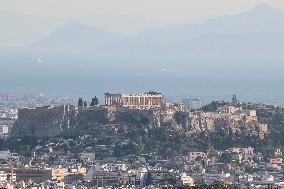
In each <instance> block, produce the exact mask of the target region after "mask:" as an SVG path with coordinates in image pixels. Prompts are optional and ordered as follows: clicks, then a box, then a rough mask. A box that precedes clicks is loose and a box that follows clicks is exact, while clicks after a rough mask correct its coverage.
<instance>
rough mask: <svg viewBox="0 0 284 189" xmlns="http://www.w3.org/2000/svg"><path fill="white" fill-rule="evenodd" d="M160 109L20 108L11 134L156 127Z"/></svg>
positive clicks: (43, 133)
mask: <svg viewBox="0 0 284 189" xmlns="http://www.w3.org/2000/svg"><path fill="white" fill-rule="evenodd" d="M157 112H159V111H155V110H152V109H149V110H142V109H129V108H123V107H105V106H98V107H86V108H80V109H78V110H75V107H74V106H59V107H40V108H33V109H27V108H24V109H20V110H19V119H18V120H17V121H16V122H15V124H14V126H13V128H12V137H36V138H47V137H54V136H57V135H60V134H63V135H66V134H71V135H78V134H80V133H86V132H88V130H90V131H91V130H92V127H98V126H100V127H101V126H103V125H105V126H106V127H107V126H111V125H118V126H119V125H121V126H130V127H131V126H150V127H159V126H160V118H159V114H158V113H157Z"/></svg>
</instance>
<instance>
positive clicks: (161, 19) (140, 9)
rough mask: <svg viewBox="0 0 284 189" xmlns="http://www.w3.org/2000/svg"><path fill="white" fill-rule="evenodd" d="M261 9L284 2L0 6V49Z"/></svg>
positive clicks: (11, 0)
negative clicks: (65, 35) (66, 31)
mask: <svg viewBox="0 0 284 189" xmlns="http://www.w3.org/2000/svg"><path fill="white" fill-rule="evenodd" d="M263 3H266V4H269V5H272V6H275V7H279V8H282V9H284V0H0V25H1V30H0V47H1V46H13V45H26V44H30V43H32V42H34V41H37V40H38V39H40V38H42V37H44V36H46V35H48V33H50V32H52V31H53V30H54V29H56V28H59V27H62V26H63V25H65V24H68V23H69V22H79V23H82V24H88V25H91V26H96V27H103V28H105V29H107V30H109V31H113V32H123V33H135V32H141V31H144V30H147V29H152V28H159V27H165V26H167V25H175V24H189V23H198V22H202V21H204V20H206V19H208V18H214V17H217V16H220V15H224V14H238V13H240V12H243V11H246V10H248V9H251V8H253V7H255V6H257V5H259V4H263ZM11 13H12V14H11ZM14 13H17V14H19V15H14ZM22 14H24V15H29V16H28V17H27V16H25V17H24V16H22ZM31 16H33V17H31ZM19 30H20V31H21V33H19V32H18V31H19Z"/></svg>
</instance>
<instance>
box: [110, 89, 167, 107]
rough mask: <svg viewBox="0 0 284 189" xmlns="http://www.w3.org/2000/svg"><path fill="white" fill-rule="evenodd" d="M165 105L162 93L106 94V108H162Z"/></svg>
mask: <svg viewBox="0 0 284 189" xmlns="http://www.w3.org/2000/svg"><path fill="white" fill-rule="evenodd" d="M162 103H163V95H162V93H157V92H151V91H150V92H146V93H137V94H131V93H118V94H111V93H105V105H106V106H123V107H130V108H135V107H137V108H153V107H161V105H162Z"/></svg>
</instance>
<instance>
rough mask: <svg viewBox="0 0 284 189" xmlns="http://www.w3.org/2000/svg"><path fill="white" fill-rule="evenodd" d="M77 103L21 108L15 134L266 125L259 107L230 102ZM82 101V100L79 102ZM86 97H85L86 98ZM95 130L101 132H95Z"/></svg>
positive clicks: (137, 98) (257, 129) (155, 97)
mask: <svg viewBox="0 0 284 189" xmlns="http://www.w3.org/2000/svg"><path fill="white" fill-rule="evenodd" d="M94 100H95V102H96V103H93V104H92V106H88V105H87V104H86V103H83V104H82V103H79V104H78V105H79V106H78V107H77V108H76V107H74V106H72V105H62V106H59V107H49V106H46V107H39V108H33V109H27V108H24V109H20V110H19V118H18V120H17V121H16V122H15V124H14V126H13V129H12V136H13V137H15V138H19V137H28V136H29V137H35V138H48V137H55V136H58V135H80V134H84V133H87V134H91V133H92V132H94V133H95V134H97V129H98V128H104V129H106V128H109V129H110V130H117V129H120V128H125V127H127V128H130V129H131V128H134V127H144V128H147V129H150V130H151V129H153V128H165V129H170V130H174V131H183V132H186V133H188V135H191V134H193V133H201V132H206V133H214V132H218V131H219V130H220V129H221V130H225V131H228V132H229V131H230V132H241V131H242V132H245V133H246V134H247V135H253V136H257V137H259V138H261V139H262V138H264V137H265V136H266V134H267V132H268V127H267V124H264V123H260V122H259V120H258V117H257V114H256V111H255V110H254V109H248V108H246V107H242V106H237V105H236V104H231V103H226V104H224V105H221V106H219V107H218V109H217V110H216V111H202V110H199V111H189V110H188V109H187V108H186V107H185V106H184V105H183V104H181V103H166V102H164V98H163V94H161V93H156V92H148V93H141V94H124V93H122V94H110V93H105V104H104V105H99V104H98V103H97V99H94ZM79 101H80V100H79ZM81 101H82V99H81ZM95 131H96V132H95Z"/></svg>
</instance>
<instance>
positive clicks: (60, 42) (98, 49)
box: [28, 5, 284, 56]
mask: <svg viewBox="0 0 284 189" xmlns="http://www.w3.org/2000/svg"><path fill="white" fill-rule="evenodd" d="M28 49H29V50H32V51H35V52H37V51H40V52H48V53H52V52H77V53H78V52H82V53H90V54H94V55H100V54H107V55H110V54H112V55H115V54H125V55H127V54H131V55H133V54H145V53H146V54H165V53H167V54H173V55H179V54H189V55H208V54H215V55H251V54H252V55H261V56H263V55H265V54H267V55H281V54H283V52H284V11H282V10H280V9H277V8H274V7H271V6H268V5H260V6H258V7H256V8H254V9H252V10H249V11H246V12H244V13H241V14H239V15H229V16H222V17H219V18H216V19H211V20H208V21H207V22H205V23H203V24H198V25H179V26H169V27H166V28H162V29H157V30H150V31H145V32H143V33H139V34H136V35H122V34H115V33H111V32H108V31H106V30H104V29H102V28H93V27H90V26H86V25H82V24H77V23H71V24H69V25H66V26H64V27H62V28H59V29H57V30H55V31H53V32H52V33H50V34H49V35H48V36H47V37H45V38H43V39H41V40H40V41H38V42H36V43H34V44H32V45H31V46H29V47H28Z"/></svg>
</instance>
